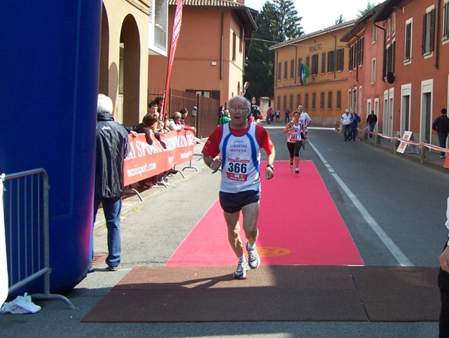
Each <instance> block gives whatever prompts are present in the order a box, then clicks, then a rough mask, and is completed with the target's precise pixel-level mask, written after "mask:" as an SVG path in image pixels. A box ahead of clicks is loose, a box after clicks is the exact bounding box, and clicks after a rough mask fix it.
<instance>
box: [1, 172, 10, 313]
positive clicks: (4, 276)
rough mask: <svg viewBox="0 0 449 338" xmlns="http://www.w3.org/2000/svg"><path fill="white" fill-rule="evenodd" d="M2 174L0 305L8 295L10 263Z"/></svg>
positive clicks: (3, 177) (2, 175)
mask: <svg viewBox="0 0 449 338" xmlns="http://www.w3.org/2000/svg"><path fill="white" fill-rule="evenodd" d="M4 179H5V174H1V175H0V307H2V305H3V303H4V302H5V300H6V298H7V297H8V265H7V259H6V238H5V217H4V214H3V181H4Z"/></svg>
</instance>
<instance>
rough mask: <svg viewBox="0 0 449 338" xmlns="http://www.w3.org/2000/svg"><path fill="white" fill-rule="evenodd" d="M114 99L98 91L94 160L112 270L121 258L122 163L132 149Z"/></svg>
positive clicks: (97, 199)
mask: <svg viewBox="0 0 449 338" xmlns="http://www.w3.org/2000/svg"><path fill="white" fill-rule="evenodd" d="M112 111H113V104H112V100H111V99H110V98H109V97H108V96H106V95H103V94H99V95H98V102H97V127H96V160H95V196H94V222H95V217H96V215H97V211H98V208H99V206H100V203H101V204H102V205H103V211H104V216H105V219H106V227H107V231H108V256H107V257H106V264H107V265H108V270H109V271H116V270H117V269H118V266H119V265H120V261H121V239H120V214H121V211H122V193H123V165H124V159H125V157H126V156H127V155H128V152H129V143H128V132H127V130H126V129H125V127H123V126H122V125H121V124H119V123H117V122H114V118H113V117H112V115H111V114H112Z"/></svg>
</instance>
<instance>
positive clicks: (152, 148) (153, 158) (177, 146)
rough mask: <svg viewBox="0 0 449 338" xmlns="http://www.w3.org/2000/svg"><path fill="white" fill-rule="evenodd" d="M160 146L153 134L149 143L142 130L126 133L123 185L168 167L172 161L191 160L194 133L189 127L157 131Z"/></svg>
mask: <svg viewBox="0 0 449 338" xmlns="http://www.w3.org/2000/svg"><path fill="white" fill-rule="evenodd" d="M160 136H161V141H162V142H164V143H165V145H166V146H167V149H164V148H163V147H162V146H161V144H160V143H159V141H157V140H156V139H155V138H154V142H153V144H152V145H149V144H148V143H147V142H146V140H145V134H138V135H137V137H136V136H133V135H129V147H130V152H129V155H128V156H127V157H126V158H125V167H124V176H125V177H124V185H125V186H127V185H131V184H133V183H136V182H139V181H142V180H144V179H147V178H149V177H153V176H155V175H159V174H161V173H163V172H165V171H167V170H170V169H172V168H173V167H174V166H175V165H178V164H182V163H185V162H188V161H191V160H192V158H193V151H194V147H195V139H194V136H195V135H194V134H193V132H192V131H190V130H187V131H186V130H180V131H171V132H169V133H167V134H161V135H160Z"/></svg>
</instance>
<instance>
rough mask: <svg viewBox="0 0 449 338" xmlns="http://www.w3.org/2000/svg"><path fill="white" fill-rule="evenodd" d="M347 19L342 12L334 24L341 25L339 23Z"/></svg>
mask: <svg viewBox="0 0 449 338" xmlns="http://www.w3.org/2000/svg"><path fill="white" fill-rule="evenodd" d="M345 21H346V20H345V18H343V14H340V16H339V17H338V18H336V19H335V21H334V25H339V24H341V23H343V22H345Z"/></svg>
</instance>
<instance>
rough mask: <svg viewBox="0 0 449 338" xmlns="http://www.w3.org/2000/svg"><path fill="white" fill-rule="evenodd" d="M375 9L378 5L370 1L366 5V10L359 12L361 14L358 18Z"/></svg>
mask: <svg viewBox="0 0 449 338" xmlns="http://www.w3.org/2000/svg"><path fill="white" fill-rule="evenodd" d="M374 7H376V5H375V4H374V3H371V2H369V1H368V2H367V3H366V8H365V9H364V10H361V11H359V14H358V15H357V17H358V18H361V17H362V16H364V15H365V14H366V13H368V12H369V11H370V10H372V9H373V8H374Z"/></svg>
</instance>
